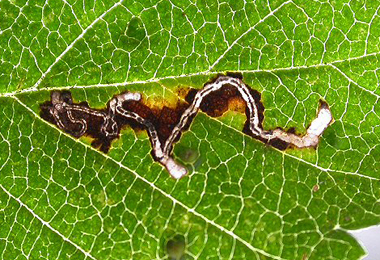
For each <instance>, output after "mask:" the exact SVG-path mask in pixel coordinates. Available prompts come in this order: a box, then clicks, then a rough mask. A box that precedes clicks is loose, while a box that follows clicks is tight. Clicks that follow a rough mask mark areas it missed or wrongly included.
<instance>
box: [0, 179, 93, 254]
mask: <svg viewBox="0 0 380 260" xmlns="http://www.w3.org/2000/svg"><path fill="white" fill-rule="evenodd" d="M0 188H1V189H2V190H3V191H4V192H5V193H6V194H7V195H8V196H9V197H11V198H12V199H14V200H15V201H17V202H18V203H19V204H20V206H21V207H24V208H25V209H26V210H27V211H28V212H29V213H30V214H32V215H33V217H34V218H36V219H38V220H39V221H40V222H41V223H42V225H44V226H46V227H47V228H49V229H50V230H51V231H53V232H54V233H56V234H57V235H58V236H60V237H61V238H62V239H63V240H64V241H65V242H68V243H70V244H71V245H72V246H74V247H75V248H76V249H78V250H79V251H80V252H82V253H83V254H84V255H85V256H86V257H88V258H91V259H94V260H95V259H96V258H94V257H93V256H92V255H91V254H90V253H89V252H86V251H85V250H84V249H83V248H81V247H80V246H78V245H77V244H75V243H74V242H72V241H71V240H70V239H68V238H67V237H65V236H64V235H62V234H61V233H60V232H59V231H58V230H56V229H55V228H53V227H52V226H51V225H50V223H49V222H47V221H45V220H43V219H42V218H41V217H40V216H38V215H37V214H35V213H34V212H33V210H32V209H31V208H29V207H28V206H27V205H26V204H24V203H23V202H22V201H21V200H20V199H19V198H16V197H15V196H13V195H12V194H11V193H10V192H9V191H8V190H7V189H5V188H4V187H3V185H1V184H0Z"/></svg>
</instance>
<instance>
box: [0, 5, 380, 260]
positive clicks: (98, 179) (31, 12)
mask: <svg viewBox="0 0 380 260" xmlns="http://www.w3.org/2000/svg"><path fill="white" fill-rule="evenodd" d="M379 8H380V3H378V1H367V2H363V1H351V2H347V1H346V2H344V1H340V0H337V1H333V2H325V1H297V0H293V1H291V0H288V1H281V0H278V1H256V2H252V1H240V0H233V1H213V0H204V1H195V2H194V1H186V0H185V1H183V0H175V1H165V0H163V1H155V0H151V1H132V0H124V1H55V0H54V1H53V0H50V1H44V0H33V1H29V0H12V1H7V0H3V1H1V2H0V119H1V121H0V259H181V258H182V259H289V260H293V259H301V260H304V259H360V258H361V257H362V256H363V255H364V254H365V252H364V250H363V248H362V247H361V246H360V245H359V243H358V242H357V241H356V240H355V239H354V238H353V237H351V236H350V235H349V234H348V233H347V230H353V229H359V228H363V227H368V226H370V225H375V224H379V223H380V204H379V199H380V181H379V180H380V163H379V159H378V158H380V148H379V143H380V127H379V126H380V117H379V113H380V105H379V102H378V100H379V97H380V89H379V87H378V86H379V79H378V78H379V77H378V67H380V62H379V58H380V50H379V46H380V38H379V37H380V30H379V29H378V28H380V16H379V12H378V10H379ZM226 72H235V73H241V74H242V77H243V80H244V82H245V83H246V84H247V85H249V86H250V87H251V88H252V89H254V90H257V91H258V92H260V93H261V102H262V103H263V105H264V107H265V119H264V121H263V122H262V123H263V128H264V129H274V128H276V127H281V128H283V129H285V130H288V131H291V132H295V133H297V134H302V133H305V132H306V129H307V128H308V127H309V125H310V123H311V122H312V120H313V119H314V118H315V116H316V113H317V109H318V107H317V105H316V104H318V101H319V100H325V101H326V102H327V104H328V105H329V107H330V109H331V113H332V115H333V117H334V122H333V123H332V124H331V125H330V126H329V127H328V128H327V129H326V130H325V132H324V133H323V135H322V137H321V140H320V143H319V145H318V147H317V148H315V149H314V148H308V149H302V150H297V149H287V150H285V151H279V150H277V149H274V148H273V147H271V146H266V145H264V144H263V143H261V142H259V141H257V140H255V139H253V138H251V137H249V136H247V135H245V134H243V133H242V129H243V127H244V122H245V118H246V117H245V114H244V107H241V106H240V102H239V101H236V102H231V104H229V108H230V110H229V112H227V113H224V115H223V116H220V117H211V116H209V115H207V114H206V113H203V112H199V113H198V114H197V115H196V117H195V118H194V120H193V122H192V124H191V125H190V127H189V129H188V130H187V131H186V132H184V133H183V135H182V136H181V138H180V140H179V141H178V142H177V143H176V144H175V146H174V149H173V156H174V158H175V160H177V161H179V162H181V163H183V164H184V165H186V166H187V167H189V169H191V171H190V172H189V173H188V175H187V176H185V177H183V178H182V179H180V180H174V179H172V178H170V177H169V175H168V174H167V172H166V170H165V169H164V168H163V167H162V166H161V165H160V164H157V163H155V162H154V160H153V158H152V156H151V154H150V152H151V145H150V141H149V137H148V135H147V134H146V132H145V131H137V132H135V131H134V130H133V129H132V128H129V127H126V128H123V130H122V131H121V133H120V138H119V139H117V140H115V141H114V142H112V144H111V146H110V149H109V152H108V153H107V154H105V153H102V152H99V151H98V150H96V149H94V148H93V147H92V146H91V142H92V141H93V140H91V139H90V138H88V137H81V138H79V139H76V138H73V137H72V136H70V135H69V134H67V133H65V132H64V131H62V130H60V129H59V128H57V127H56V126H55V125H53V124H51V123H49V122H47V121H45V120H44V119H42V118H41V117H40V104H41V103H43V102H45V101H47V100H50V95H51V92H52V91H70V92H71V94H72V97H73V102H74V103H81V102H87V104H88V105H89V107H92V108H96V109H102V108H104V107H105V106H106V104H107V102H108V101H109V100H110V99H111V98H112V97H113V96H115V95H117V94H119V93H123V92H125V91H130V92H139V93H141V94H142V95H143V96H144V98H145V101H146V102H147V104H150V105H151V106H152V108H163V107H169V108H172V107H175V105H176V102H177V101H178V98H180V99H182V100H184V98H185V95H184V93H186V91H188V90H189V88H196V89H201V88H202V87H203V85H204V84H205V83H206V82H208V81H210V80H211V79H213V78H215V77H216V76H217V75H218V74H225V73H226Z"/></svg>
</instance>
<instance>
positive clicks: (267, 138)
mask: <svg viewBox="0 0 380 260" xmlns="http://www.w3.org/2000/svg"><path fill="white" fill-rule="evenodd" d="M141 98H142V97H141V94H140V93H132V92H124V93H121V94H118V95H116V96H114V97H113V98H112V99H111V100H110V101H109V102H108V103H107V107H106V108H105V109H93V108H90V107H89V105H88V104H87V103H86V102H82V103H78V104H76V103H74V102H73V99H72V96H71V93H70V92H69V91H53V92H52V93H51V100H50V101H46V102H44V103H43V104H41V105H40V108H41V113H40V114H41V117H42V118H43V119H45V120H46V121H49V122H51V123H52V124H54V125H56V126H58V127H59V128H60V129H61V130H63V131H65V132H66V133H68V134H70V135H72V136H74V137H76V138H79V137H81V136H83V135H87V136H91V137H92V138H94V140H93V142H92V146H93V147H95V148H99V150H100V151H102V152H104V153H107V152H108V150H109V149H110V146H111V142H112V141H113V140H114V139H116V138H118V137H119V134H120V130H121V129H122V128H123V127H124V126H126V125H129V126H131V127H132V128H134V129H136V128H140V129H145V130H146V131H147V132H148V135H149V138H150V142H151V144H152V152H151V153H152V156H153V158H154V159H155V160H156V161H157V162H159V163H160V164H162V165H163V166H165V167H166V169H167V170H168V172H169V173H170V175H171V176H172V177H173V178H176V179H179V178H181V177H183V176H184V175H186V174H187V170H186V168H185V167H184V166H183V165H181V164H179V163H177V162H176V161H175V160H174V159H173V158H172V157H171V152H172V150H173V144H174V143H175V142H177V141H178V140H179V139H180V136H181V134H182V132H183V131H185V130H187V129H188V128H189V126H190V124H191V122H192V120H193V118H194V117H195V115H196V114H197V112H198V110H199V109H201V110H202V111H203V112H205V113H207V114H208V115H209V116H212V117H217V116H221V115H223V113H224V112H226V111H227V109H228V102H229V101H230V100H233V99H239V100H243V101H244V103H245V114H246V117H247V121H246V123H245V126H244V128H243V132H244V133H246V134H247V135H250V136H251V137H253V138H255V139H258V140H260V141H262V142H264V143H266V144H269V145H271V146H273V147H275V148H277V149H280V150H285V149H286V148H288V147H290V146H292V147H296V148H306V147H316V146H317V145H318V143H319V137H320V136H321V135H322V133H323V131H324V130H325V129H326V128H327V127H328V126H329V125H330V123H331V122H332V120H333V117H332V114H331V111H330V109H329V106H328V105H327V103H326V102H324V101H322V100H321V101H320V107H319V111H318V114H317V118H316V119H314V120H313V121H312V123H311V124H310V126H309V128H308V129H307V131H306V134H305V135H303V136H299V135H297V134H295V133H292V132H291V131H284V130H282V129H281V128H276V129H275V130H264V129H263V126H262V122H263V120H264V106H263V104H262V103H261V101H260V100H261V94H260V93H259V92H258V91H256V90H253V89H251V88H250V87H248V86H247V85H246V84H245V83H244V82H243V81H242V78H241V77H240V76H236V75H233V74H227V75H219V76H218V77H217V78H216V79H215V80H213V81H210V82H208V83H206V84H205V85H204V87H203V88H202V89H200V90H195V89H192V90H190V91H189V93H188V94H187V96H186V98H185V100H186V102H179V103H178V104H177V107H176V108H174V109H173V108H168V107H165V106H164V107H163V108H162V109H160V110H157V109H156V110H155V109H151V108H150V107H148V106H146V105H145V104H143V103H142V100H141Z"/></svg>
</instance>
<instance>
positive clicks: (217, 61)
mask: <svg viewBox="0 0 380 260" xmlns="http://www.w3.org/2000/svg"><path fill="white" fill-rule="evenodd" d="M289 3H292V1H290V0H289V1H286V2H284V3H282V4H281V5H280V6H278V7H277V8H276V9H274V10H273V11H271V12H270V13H269V14H267V15H266V16H265V17H264V18H262V19H261V20H259V21H258V22H257V23H256V24H255V25H253V26H252V27H251V28H249V29H248V30H247V31H245V32H244V33H242V34H241V35H240V36H239V37H238V38H237V39H236V40H235V41H234V42H233V43H231V45H230V46H228V48H227V49H226V50H225V51H224V52H223V53H222V54H221V55H220V56H219V58H218V59H217V60H216V61H215V62H214V63H213V64H212V65H211V66H210V67H209V68H208V71H211V70H212V69H213V68H214V67H215V66H216V65H217V64H218V63H219V61H220V60H221V59H223V57H224V56H225V55H226V54H227V53H228V52H229V51H230V50H231V49H232V47H233V46H235V44H236V43H237V42H238V41H240V39H241V38H243V37H244V36H245V35H247V34H248V33H250V32H251V31H252V30H254V29H255V28H256V26H257V25H259V24H260V23H262V22H264V21H265V20H266V19H267V18H269V17H271V16H272V15H273V14H274V13H276V12H277V11H278V10H280V9H281V8H282V7H283V6H284V5H287V4H289Z"/></svg>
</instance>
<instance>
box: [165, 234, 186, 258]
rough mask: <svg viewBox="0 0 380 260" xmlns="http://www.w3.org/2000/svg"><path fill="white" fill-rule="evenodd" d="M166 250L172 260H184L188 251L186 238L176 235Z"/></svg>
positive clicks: (168, 243)
mask: <svg viewBox="0 0 380 260" xmlns="http://www.w3.org/2000/svg"><path fill="white" fill-rule="evenodd" d="M166 250H167V253H168V256H169V259H170V260H183V259H184V256H185V250H186V242H185V238H184V236H182V235H176V236H175V237H173V238H172V239H170V240H169V241H168V242H167V244H166Z"/></svg>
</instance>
